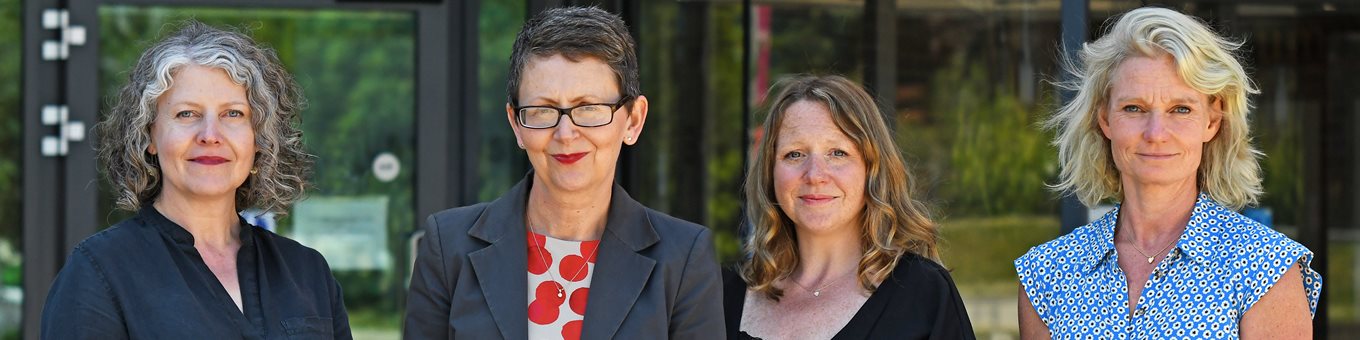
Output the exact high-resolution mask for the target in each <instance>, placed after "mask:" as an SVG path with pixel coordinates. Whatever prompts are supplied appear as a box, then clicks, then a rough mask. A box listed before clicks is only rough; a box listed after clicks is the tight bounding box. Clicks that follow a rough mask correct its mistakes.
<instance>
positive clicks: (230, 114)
mask: <svg viewBox="0 0 1360 340" xmlns="http://www.w3.org/2000/svg"><path fill="white" fill-rule="evenodd" d="M245 116H246V113H245V112H241V111H240V110H231V111H227V117H245Z"/></svg>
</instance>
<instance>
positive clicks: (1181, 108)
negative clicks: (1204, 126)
mask: <svg viewBox="0 0 1360 340" xmlns="http://www.w3.org/2000/svg"><path fill="white" fill-rule="evenodd" d="M1171 113H1190V108H1188V107H1184V106H1177V107H1175V108H1172V109H1171Z"/></svg>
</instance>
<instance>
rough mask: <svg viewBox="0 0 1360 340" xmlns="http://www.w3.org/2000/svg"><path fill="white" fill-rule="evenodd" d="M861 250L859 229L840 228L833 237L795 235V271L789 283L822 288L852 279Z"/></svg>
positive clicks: (861, 255)
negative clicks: (796, 260)
mask: <svg viewBox="0 0 1360 340" xmlns="http://www.w3.org/2000/svg"><path fill="white" fill-rule="evenodd" d="M863 256H864V248H863V246H862V245H861V244H860V241H859V229H858V228H851V227H847V228H841V229H840V230H837V232H834V233H825V234H811V233H802V234H799V235H798V268H795V269H794V271H793V273H792V275H791V277H790V279H792V280H796V281H797V282H799V283H800V284H814V285H821V284H825V283H826V282H829V281H831V280H837V279H842V277H843V276H852V275H854V274H852V273H857V272H858V271H859V261H860V258H861V257H863Z"/></svg>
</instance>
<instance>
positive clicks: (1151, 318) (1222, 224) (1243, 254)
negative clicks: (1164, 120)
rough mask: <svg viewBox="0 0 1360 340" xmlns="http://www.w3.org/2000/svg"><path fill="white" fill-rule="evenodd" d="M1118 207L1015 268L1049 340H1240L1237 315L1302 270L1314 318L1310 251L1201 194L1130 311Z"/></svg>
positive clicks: (1317, 281)
mask: <svg viewBox="0 0 1360 340" xmlns="http://www.w3.org/2000/svg"><path fill="white" fill-rule="evenodd" d="M1119 210H1120V209H1119V207H1118V206H1116V207H1115V209H1114V210H1113V211H1110V212H1109V213H1108V214H1105V216H1104V217H1101V218H1100V219H1099V220H1096V221H1094V222H1091V224H1088V225H1085V226H1082V227H1080V228H1077V229H1076V230H1074V231H1072V233H1070V234H1067V235H1064V236H1062V237H1059V238H1058V239H1056V240H1053V241H1049V242H1048V243H1044V244H1042V245H1039V246H1036V247H1034V248H1032V249H1030V251H1029V252H1028V253H1026V254H1025V255H1024V256H1021V257H1020V258H1019V259H1016V260H1015V268H1016V271H1017V272H1018V273H1019V276H1020V283H1021V285H1023V286H1024V289H1025V293H1026V294H1028V295H1029V298H1030V302H1031V303H1032V304H1033V305H1034V309H1035V311H1036V312H1038V314H1039V318H1040V319H1042V320H1043V321H1044V323H1045V324H1046V325H1048V328H1049V330H1050V331H1051V332H1052V335H1053V338H1054V339H1069V338H1087V337H1093V338H1097V339H1155V338H1168V337H1169V338H1216V339H1236V338H1237V337H1238V331H1239V329H1238V326H1239V324H1240V323H1241V321H1242V315H1243V314H1245V313H1246V312H1247V310H1248V309H1250V308H1251V306H1252V305H1253V304H1255V303H1256V301H1259V300H1260V299H1261V297H1262V296H1264V295H1265V293H1266V292H1267V291H1268V290H1270V288H1271V287H1272V286H1274V285H1275V282H1276V281H1278V280H1279V279H1280V277H1281V276H1282V275H1284V273H1285V271H1287V270H1289V268H1290V267H1292V266H1294V265H1295V264H1296V263H1297V264H1302V266H1303V271H1302V274H1303V286H1304V292H1305V293H1306V295H1307V298H1308V307H1309V311H1310V313H1316V312H1317V303H1318V298H1319V296H1320V293H1321V292H1322V276H1321V275H1319V274H1318V272H1317V271H1314V270H1313V269H1312V268H1309V264H1310V263H1312V260H1313V252H1312V251H1309V250H1308V248H1305V247H1304V246H1303V245H1301V244H1299V243H1298V242H1295V241H1294V240H1291V239H1289V238H1288V237H1286V236H1285V235H1284V234H1281V233H1279V232H1277V231H1274V230H1271V229H1270V228H1267V227H1265V226H1263V225H1261V224H1260V223H1257V222H1255V221H1252V220H1250V219H1248V218H1246V217H1244V216H1242V215H1241V214H1238V213H1236V212H1233V211H1231V210H1228V209H1227V208H1224V207H1223V206H1221V205H1219V204H1218V203H1217V202H1215V201H1214V200H1213V199H1211V198H1209V196H1208V195H1206V194H1204V193H1200V194H1199V197H1198V198H1197V199H1196V201H1195V207H1194V210H1193V212H1192V213H1191V218H1190V222H1189V223H1188V224H1187V225H1186V227H1185V232H1184V233H1183V234H1181V237H1180V240H1179V241H1176V246H1175V247H1174V248H1172V249H1171V250H1170V251H1169V253H1168V254H1167V256H1166V258H1164V259H1163V260H1162V262H1160V263H1159V264H1158V265H1157V267H1156V268H1155V269H1153V271H1152V274H1151V275H1150V277H1149V278H1148V281H1147V283H1146V284H1144V285H1143V293H1142V295H1141V296H1140V297H1139V298H1138V302H1137V304H1136V309H1134V310H1132V311H1130V310H1129V305H1128V301H1129V298H1128V296H1129V295H1128V294H1129V289H1128V281H1127V279H1126V276H1125V274H1124V272H1123V270H1121V269H1120V268H1119V265H1118V256H1119V254H1118V252H1117V251H1116V250H1115V247H1114V232H1115V226H1116V225H1117V224H1118V218H1119Z"/></svg>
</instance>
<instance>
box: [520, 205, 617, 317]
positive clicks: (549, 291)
mask: <svg viewBox="0 0 1360 340" xmlns="http://www.w3.org/2000/svg"><path fill="white" fill-rule="evenodd" d="M527 239H528V240H529V242H528V245H529V249H528V250H529V266H528V269H529V292H528V294H529V338H530V339H568V340H576V339H580V338H581V325H582V322H583V321H582V320H585V315H586V297H587V296H589V295H590V279H591V277H593V276H594V275H592V274H594V273H595V266H594V264H595V255H596V250H597V249H599V246H600V240H594V241H567V240H559V239H555V238H551V237H547V236H544V235H539V234H536V233H534V232H532V231H530V232H528V237H527Z"/></svg>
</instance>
